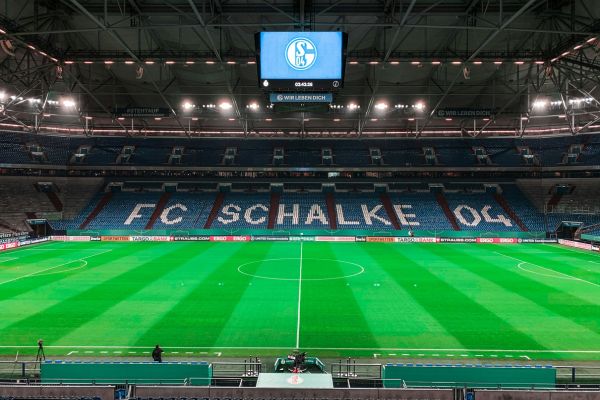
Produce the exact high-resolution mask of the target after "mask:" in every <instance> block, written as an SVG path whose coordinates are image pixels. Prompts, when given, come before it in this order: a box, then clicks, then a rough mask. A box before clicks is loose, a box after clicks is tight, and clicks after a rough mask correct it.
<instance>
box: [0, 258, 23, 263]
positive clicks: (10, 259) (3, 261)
mask: <svg viewBox="0 0 600 400" xmlns="http://www.w3.org/2000/svg"><path fill="white" fill-rule="evenodd" d="M18 259H19V257H11V258H9V259H8V260H2V261H0V264H1V263H5V262H9V261H12V260H18Z"/></svg>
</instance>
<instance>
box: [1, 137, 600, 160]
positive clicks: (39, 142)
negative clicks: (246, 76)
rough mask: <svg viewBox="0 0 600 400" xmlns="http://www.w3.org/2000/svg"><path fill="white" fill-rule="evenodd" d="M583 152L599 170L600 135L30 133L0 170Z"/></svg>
mask: <svg viewBox="0 0 600 400" xmlns="http://www.w3.org/2000/svg"><path fill="white" fill-rule="evenodd" d="M32 144H34V145H36V146H39V147H40V148H41V150H42V151H43V152H44V154H45V157H43V158H42V159H34V158H32V157H31V155H30V153H29V151H28V149H27V146H28V145H32ZM573 144H577V145H582V146H583V150H582V152H581V155H580V157H579V158H578V160H577V161H576V162H575V163H574V165H597V164H599V163H600V134H593V135H577V136H561V137H555V138H519V139H517V138H488V139H480V138H473V139H456V138H455V139H364V140H360V141H357V140H355V139H335V140H331V139H319V140H311V139H306V140H302V141H297V140H285V139H268V140H266V139H253V140H244V139H205V138H203V139H193V140H190V139H183V138H181V139H172V138H152V139H147V138H130V137H82V136H72V137H68V136H52V135H39V134H30V133H22V132H19V133H15V132H0V165H2V164H16V165H23V164H57V165H68V164H70V163H74V164H77V165H105V166H112V165H116V164H117V159H118V155H119V154H120V153H121V151H122V149H123V147H124V146H132V147H133V148H134V151H133V153H132V155H131V157H129V159H128V160H127V161H121V163H125V164H131V165H150V166H159V165H168V160H169V154H171V152H172V151H173V147H174V146H180V147H182V148H183V153H182V156H181V161H180V164H181V165H182V166H198V167H209V166H219V165H222V164H223V155H224V153H225V149H226V148H228V147H231V148H235V149H236V156H235V159H234V161H233V163H232V165H235V166H245V167H270V166H273V148H274V147H279V148H283V149H284V151H285V157H284V161H283V163H282V164H281V166H282V167H286V166H287V167H316V166H319V165H321V164H322V159H321V149H323V148H330V149H331V150H332V153H333V162H332V165H334V166H340V167H366V166H369V165H371V158H370V157H369V149H370V148H378V149H380V150H381V158H382V160H383V161H382V163H381V166H384V167H385V166H388V167H389V166H391V167H416V166H425V165H428V163H427V162H426V158H425V156H424V150H423V149H424V148H432V149H434V151H435V154H436V157H437V164H436V165H439V166H443V167H448V166H455V167H471V166H480V167H482V166H484V167H485V166H489V167H519V166H523V165H525V162H524V159H523V157H522V156H521V155H520V154H519V151H518V148H520V147H524V148H528V149H530V151H531V153H532V154H533V155H534V156H535V159H536V160H537V161H536V162H538V163H539V164H541V165H543V166H550V165H557V166H559V165H563V159H564V155H565V154H566V153H567V152H568V151H569V148H570V146H571V145H573ZM82 146H84V147H86V148H88V147H89V152H88V154H87V155H85V157H83V159H80V160H75V158H74V157H73V155H74V154H75V153H77V150H78V149H79V148H81V147H82ZM474 147H482V148H483V149H484V150H485V153H486V154H488V156H489V164H485V165H481V164H479V163H478V161H477V157H475V155H474V153H473V148H474Z"/></svg>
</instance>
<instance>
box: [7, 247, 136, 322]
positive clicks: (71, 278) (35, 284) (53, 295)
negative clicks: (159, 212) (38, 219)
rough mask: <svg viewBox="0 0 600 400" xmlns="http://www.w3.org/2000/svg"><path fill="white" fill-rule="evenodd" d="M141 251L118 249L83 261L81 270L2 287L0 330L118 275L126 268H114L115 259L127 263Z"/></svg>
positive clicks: (39, 277)
mask: <svg viewBox="0 0 600 400" xmlns="http://www.w3.org/2000/svg"><path fill="white" fill-rule="evenodd" d="M98 249H100V248H98ZM105 250H106V249H105ZM142 250H143V249H142V248H141V247H138V248H131V247H130V248H126V247H122V248H121V249H114V251H112V252H109V253H105V254H101V255H99V256H96V257H93V258H89V259H87V260H86V261H87V262H88V264H87V266H86V267H85V268H79V269H76V270H73V271H69V272H64V273H61V274H51V275H33V276H30V277H27V278H23V279H20V280H16V281H13V282H10V283H7V284H5V285H2V287H1V290H0V307H2V309H3V310H4V311H3V318H2V319H0V328H4V327H6V326H8V325H10V324H13V323H16V322H17V321H18V320H21V319H25V318H27V317H28V316H29V315H31V314H35V313H39V312H41V311H43V310H44V309H47V308H49V307H51V306H53V305H54V304H56V303H59V302H63V301H67V300H68V299H69V298H71V297H73V296H75V295H77V294H79V293H81V292H83V291H85V290H88V289H89V288H91V287H93V286H96V285H97V284H98V283H99V282H102V281H103V280H107V279H110V278H112V277H113V276H114V275H116V274H119V273H122V272H123V271H124V270H125V269H126V267H125V268H124V267H121V268H119V267H118V266H117V265H115V264H114V261H115V259H123V260H124V258H123V257H127V260H128V261H130V259H131V258H134V257H135V254H136V253H138V252H139V251H142ZM55 262H56V261H55ZM126 266H127V267H128V266H129V264H126Z"/></svg>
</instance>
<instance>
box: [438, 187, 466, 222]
mask: <svg viewBox="0 0 600 400" xmlns="http://www.w3.org/2000/svg"><path fill="white" fill-rule="evenodd" d="M435 199H436V200H437V202H438V204H439V205H440V207H442V210H444V214H446V218H448V221H449V222H450V224H451V225H452V229H454V230H455V231H460V226H458V222H456V217H455V216H454V214H453V213H452V211H450V207H448V200H446V196H444V193H441V192H440V193H436V194H435Z"/></svg>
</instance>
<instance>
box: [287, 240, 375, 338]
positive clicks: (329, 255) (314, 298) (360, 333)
mask: <svg viewBox="0 0 600 400" xmlns="http://www.w3.org/2000/svg"><path fill="white" fill-rule="evenodd" d="M332 246H333V245H331V244H329V243H309V242H307V243H305V244H304V257H305V261H304V270H305V271H306V273H309V268H323V269H325V268H326V269H329V270H330V271H331V273H330V274H328V275H329V276H344V275H347V274H346V273H345V272H344V268H343V266H342V265H340V263H339V262H338V261H335V260H338V259H339V258H338V257H339V255H338V254H336V253H335V252H334V251H333V249H332ZM320 258H322V259H326V260H328V261H322V262H319V261H318V260H314V259H320ZM344 259H346V257H344ZM350 259H352V257H350ZM329 260H333V261H329ZM348 283H350V284H351V285H352V284H355V283H356V280H354V279H352V278H347V279H337V280H326V281H318V280H314V281H310V280H305V281H303V283H302V313H301V324H300V347H302V346H306V347H311V346H312V347H349V346H356V347H379V346H380V344H379V343H378V341H377V338H376V337H375V336H374V335H373V332H371V328H370V326H369V324H368V323H367V320H366V318H365V315H364V314H363V312H362V311H361V307H360V306H359V304H358V301H357V299H356V297H355V294H354V290H353V289H352V287H351V286H347V284H348ZM361 289H362V290H367V286H366V285H365V286H363V287H361ZM371 289H372V287H371ZM290 296H291V294H290Z"/></svg>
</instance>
